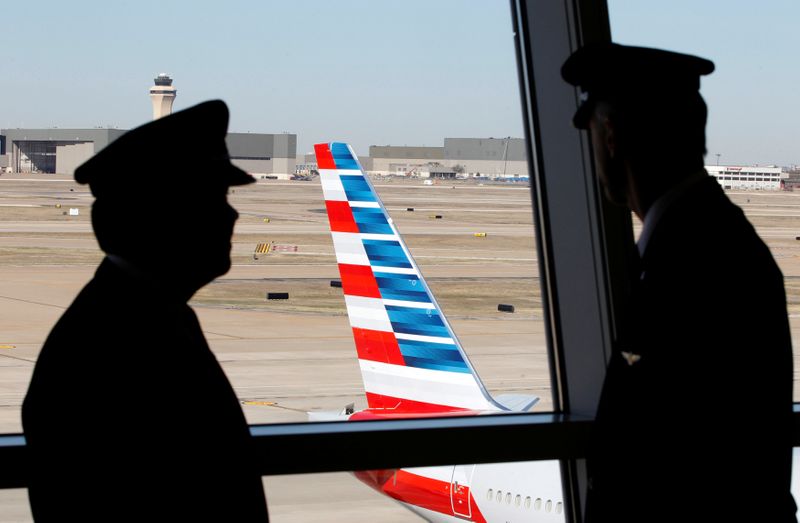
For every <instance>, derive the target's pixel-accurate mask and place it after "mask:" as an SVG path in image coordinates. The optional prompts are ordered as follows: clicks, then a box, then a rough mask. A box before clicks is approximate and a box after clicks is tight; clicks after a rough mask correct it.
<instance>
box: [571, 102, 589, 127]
mask: <svg viewBox="0 0 800 523" xmlns="http://www.w3.org/2000/svg"><path fill="white" fill-rule="evenodd" d="M593 105H594V104H592V103H591V102H590V101H588V100H587V101H586V102H584V103H583V104H581V106H580V107H578V110H577V111H575V116H573V117H572V125H574V126H575V128H576V129H588V128H589V119H590V118H591V117H592V106H593Z"/></svg>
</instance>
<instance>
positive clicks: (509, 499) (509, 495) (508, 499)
mask: <svg viewBox="0 0 800 523" xmlns="http://www.w3.org/2000/svg"><path fill="white" fill-rule="evenodd" d="M510 504H511V493H510V492H508V493H506V505H510Z"/></svg>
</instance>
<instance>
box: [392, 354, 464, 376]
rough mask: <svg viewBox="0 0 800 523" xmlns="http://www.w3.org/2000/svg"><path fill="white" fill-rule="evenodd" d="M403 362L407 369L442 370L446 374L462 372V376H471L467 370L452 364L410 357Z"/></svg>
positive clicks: (462, 366)
mask: <svg viewBox="0 0 800 523" xmlns="http://www.w3.org/2000/svg"><path fill="white" fill-rule="evenodd" d="M403 360H404V361H405V362H406V366H408V367H415V368H418V369H431V370H443V371H446V372H462V373H464V374H472V372H471V371H470V370H469V368H468V367H467V366H466V364H464V365H459V364H454V365H448V364H446V363H442V362H434V361H428V360H425V359H419V358H412V357H404V358H403Z"/></svg>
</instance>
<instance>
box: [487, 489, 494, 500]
mask: <svg viewBox="0 0 800 523" xmlns="http://www.w3.org/2000/svg"><path fill="white" fill-rule="evenodd" d="M493 496H494V491H493V490H492V489H489V490H488V491H486V499H488V500H489V501H491V500H492V497H493Z"/></svg>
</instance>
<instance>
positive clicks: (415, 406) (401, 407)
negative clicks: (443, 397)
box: [350, 392, 475, 420]
mask: <svg viewBox="0 0 800 523" xmlns="http://www.w3.org/2000/svg"><path fill="white" fill-rule="evenodd" d="M366 395H367V405H369V408H370V409H386V410H385V411H383V412H372V413H370V414H372V415H374V417H380V415H381V414H385V415H386V417H391V416H393V415H397V414H413V415H414V417H417V416H419V415H425V414H437V415H440V416H441V415H442V414H444V413H454V414H460V415H462V416H463V415H465V414H469V413H474V412H475V411H472V410H469V409H464V408H461V407H450V406H447V405H437V404H435V403H425V402H422V401H414V400H409V399H405V398H395V397H392V396H385V395H383V394H375V393H373V392H366ZM367 412H368V411H363V414H365V417H364V418H363V419H366V416H367ZM357 414H362V413H357ZM354 416H356V414H354V415H353V416H351V417H350V419H351V420H355V419H361V418H354ZM403 417H411V416H403ZM422 417H424V416H422Z"/></svg>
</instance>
